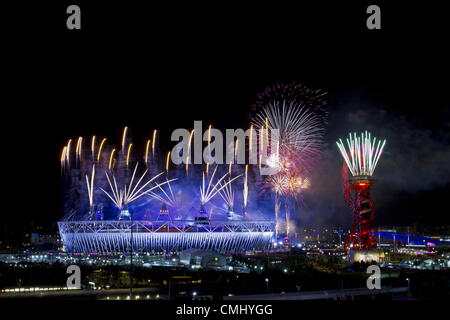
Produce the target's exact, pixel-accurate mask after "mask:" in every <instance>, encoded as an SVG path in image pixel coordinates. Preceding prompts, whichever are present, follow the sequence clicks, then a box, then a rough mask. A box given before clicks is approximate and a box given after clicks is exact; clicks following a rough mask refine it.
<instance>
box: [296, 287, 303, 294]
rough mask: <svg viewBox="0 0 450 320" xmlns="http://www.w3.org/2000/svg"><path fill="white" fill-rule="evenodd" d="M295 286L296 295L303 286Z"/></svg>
mask: <svg viewBox="0 0 450 320" xmlns="http://www.w3.org/2000/svg"><path fill="white" fill-rule="evenodd" d="M296 287H297V295H300V289H301V288H302V287H303V286H296Z"/></svg>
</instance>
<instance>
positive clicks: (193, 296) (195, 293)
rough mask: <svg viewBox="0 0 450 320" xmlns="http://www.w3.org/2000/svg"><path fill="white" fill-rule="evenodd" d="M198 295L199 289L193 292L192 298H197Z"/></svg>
mask: <svg viewBox="0 0 450 320" xmlns="http://www.w3.org/2000/svg"><path fill="white" fill-rule="evenodd" d="M196 296H197V291H194V292H192V300H195V297H196Z"/></svg>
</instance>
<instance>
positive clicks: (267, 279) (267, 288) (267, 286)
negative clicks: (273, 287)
mask: <svg viewBox="0 0 450 320" xmlns="http://www.w3.org/2000/svg"><path fill="white" fill-rule="evenodd" d="M265 281H266V290H267V293H269V278H266V279H265Z"/></svg>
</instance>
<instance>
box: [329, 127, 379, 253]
mask: <svg viewBox="0 0 450 320" xmlns="http://www.w3.org/2000/svg"><path fill="white" fill-rule="evenodd" d="M385 143H386V141H384V142H383V143H382V144H381V141H379V142H378V145H377V147H376V148H375V145H376V138H374V139H373V141H371V138H370V133H367V131H366V132H365V134H361V136H360V137H357V136H356V133H355V134H354V136H353V137H352V135H351V134H350V136H349V139H347V145H348V149H349V151H347V150H346V149H345V147H344V144H343V142H342V140H339V142H337V145H338V147H339V149H340V151H341V154H342V156H343V158H344V165H343V167H342V182H343V185H344V199H345V202H346V203H347V205H348V206H349V208H350V209H351V211H352V214H353V224H352V227H351V230H350V234H349V236H348V238H347V240H346V242H345V249H346V250H349V249H352V250H358V249H373V248H375V247H376V246H377V241H376V238H375V237H374V236H373V235H372V234H371V231H372V226H373V219H374V217H375V206H374V204H373V201H372V199H371V198H370V189H371V187H372V185H373V184H374V182H375V180H374V179H373V178H372V174H373V171H374V170H375V167H376V165H377V163H378V160H379V159H380V156H381V153H382V152H383V148H384V145H385ZM349 171H350V174H349Z"/></svg>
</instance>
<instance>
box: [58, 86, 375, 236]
mask: <svg viewBox="0 0 450 320" xmlns="http://www.w3.org/2000/svg"><path fill="white" fill-rule="evenodd" d="M323 98H324V93H322V92H321V91H314V90H310V89H307V88H306V87H304V86H301V85H298V84H295V83H294V84H288V85H277V86H273V87H270V88H268V89H266V90H265V91H264V92H263V93H262V94H259V95H258V97H257V103H256V105H255V108H254V110H255V114H254V115H253V116H252V121H251V125H250V132H249V136H248V137H247V139H248V140H247V139H246V141H243V142H242V144H241V143H240V142H239V140H237V139H236V140H234V142H233V144H232V145H227V146H226V148H228V149H229V151H230V152H232V155H233V156H232V161H231V162H230V163H225V164H221V165H217V164H214V163H209V162H206V163H205V164H202V165H196V164H192V155H191V147H192V148H193V143H192V138H193V136H194V130H191V131H190V133H189V140H188V144H187V146H188V149H187V150H188V151H187V155H186V161H185V163H183V164H178V165H175V164H173V163H172V162H171V156H172V155H171V152H170V151H169V152H167V153H166V154H164V155H163V153H162V152H161V151H160V150H159V143H158V142H157V139H158V137H159V133H158V132H157V130H153V132H152V135H151V137H149V138H148V139H145V144H143V145H142V146H139V145H137V144H133V143H132V142H131V136H130V134H129V128H128V127H124V128H123V131H122V136H121V140H120V144H119V145H110V143H108V141H109V142H111V141H110V140H108V139H107V138H105V137H98V136H95V135H94V136H92V138H91V139H83V137H78V138H77V140H76V147H75V149H74V150H71V149H73V148H72V145H73V140H72V139H69V140H68V143H67V145H65V146H64V147H63V149H62V153H61V159H60V161H61V168H62V177H63V188H64V198H65V213H64V216H65V217H66V219H69V218H67V217H70V221H81V220H99V219H100V220H110V221H115V220H128V219H133V220H152V219H155V218H157V217H159V216H160V211H161V210H162V208H164V210H163V211H164V212H169V214H170V216H171V219H172V218H173V220H194V218H196V217H197V216H198V214H199V212H200V213H203V214H205V213H206V214H207V217H208V219H210V218H211V219H216V220H227V219H228V220H230V219H241V220H255V219H266V220H267V219H268V220H274V219H275V220H276V230H277V236H278V231H279V222H280V221H279V219H281V212H280V209H281V208H282V209H284V214H285V217H286V234H287V235H289V233H290V232H291V231H292V230H293V229H294V226H295V220H296V218H297V217H298V214H299V211H300V210H299V207H300V200H302V194H303V192H304V190H305V189H308V187H309V185H310V174H311V172H312V170H313V169H314V167H315V165H316V163H317V161H318V160H319V159H320V155H321V150H322V140H323V135H324V132H325V129H324V125H325V123H326V113H325V112H324V109H323V106H324V99H323ZM211 127H212V126H211V125H209V127H208V130H207V139H205V141H206V143H207V146H206V147H207V148H208V147H210V144H211ZM274 129H277V130H279V133H280V134H279V136H278V137H275V136H273V135H272V134H271V131H272V130H274ZM369 140H370V136H369ZM242 148H244V151H245V152H246V153H247V152H248V154H249V157H250V156H253V153H252V151H259V152H260V154H259V156H258V157H255V158H254V159H257V160H256V161H255V163H254V164H245V165H242V164H237V159H238V153H240V152H241V150H242ZM355 148H356V147H355ZM85 149H86V150H85ZM381 149H382V147H381ZM87 150H89V152H87ZM261 150H262V151H263V152H265V154H266V155H267V157H262V156H261ZM209 151H210V150H209ZM172 152H175V151H174V150H172ZM183 152H184V151H183ZM72 153H75V155H74V156H73V155H72ZM177 153H178V151H177ZM379 153H381V150H380V151H379V152H378V153H377V152H376V153H375V158H376V159H377V158H379ZM370 159H372V158H370ZM376 159H375V160H374V165H376V161H377V160H376ZM139 162H141V164H139ZM233 164H234V165H233ZM211 166H214V169H213V168H212V167H211ZM264 167H270V168H276V169H277V170H276V171H277V173H276V174H273V175H268V176H262V175H261V174H260V173H261V170H262V168H264ZM81 177H83V178H82V179H81ZM81 180H86V181H85V183H83V184H81V183H80V181H81ZM261 187H262V189H261ZM258 190H262V191H263V193H265V194H271V195H273V196H274V197H273V198H274V205H272V206H270V205H269V206H268V205H267V203H266V202H264V201H263V202H260V201H259V200H260V195H261V193H260V192H258ZM236 191H239V192H236ZM217 195H219V196H217ZM238 203H239V204H240V205H237V204H238ZM166 206H168V207H169V208H170V209H169V210H168V209H167V207H166ZM274 208H275V209H274ZM74 209H75V211H74ZM161 212H162V211H161ZM69 213H70V214H69Z"/></svg>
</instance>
